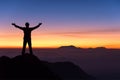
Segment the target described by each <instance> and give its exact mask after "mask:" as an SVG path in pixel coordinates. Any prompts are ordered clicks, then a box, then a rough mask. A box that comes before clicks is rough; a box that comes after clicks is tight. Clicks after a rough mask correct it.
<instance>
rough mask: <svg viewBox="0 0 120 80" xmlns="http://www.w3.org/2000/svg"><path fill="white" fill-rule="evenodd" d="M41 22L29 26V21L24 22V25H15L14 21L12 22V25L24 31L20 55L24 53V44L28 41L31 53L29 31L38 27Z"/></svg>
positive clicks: (31, 52)
mask: <svg viewBox="0 0 120 80" xmlns="http://www.w3.org/2000/svg"><path fill="white" fill-rule="evenodd" d="M41 24H42V23H39V24H38V25H37V26H35V27H32V28H29V23H28V22H26V23H25V26H26V27H20V26H18V25H16V24H15V23H12V25H14V26H15V27H16V28H19V29H21V30H23V32H24V41H23V49H22V55H24V54H25V49H26V44H27V43H28V46H29V51H30V54H33V51H32V43H31V32H32V30H34V29H36V28H38V27H39V26H40V25H41Z"/></svg>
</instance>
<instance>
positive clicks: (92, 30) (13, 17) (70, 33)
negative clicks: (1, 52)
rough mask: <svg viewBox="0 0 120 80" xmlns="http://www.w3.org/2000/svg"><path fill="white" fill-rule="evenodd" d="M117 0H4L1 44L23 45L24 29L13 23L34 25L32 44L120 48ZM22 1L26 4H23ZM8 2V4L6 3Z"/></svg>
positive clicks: (0, 21)
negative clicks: (16, 26)
mask: <svg viewBox="0 0 120 80" xmlns="http://www.w3.org/2000/svg"><path fill="white" fill-rule="evenodd" d="M117 3H118V2H117V0H110V1H107V0H76V1H74V0H70V1H69V2H68V0H65V1H64V0H63V1H61V0H52V1H49V0H30V1H29V0H13V1H9V0H2V1H0V10H1V14H0V47H1V48H7V47H9V48H17V47H22V45H23V32H22V31H20V30H19V29H17V28H15V27H14V26H12V25H11V23H13V22H15V23H16V24H17V25H19V26H22V27H24V26H25V22H30V26H31V27H34V26H36V25H37V24H38V23H39V22H42V23H43V24H42V25H41V26H40V27H39V28H38V29H36V30H35V31H33V32H32V46H33V47H34V48H35V47H37V48H58V47H60V46H69V45H74V46H76V47H82V48H95V47H106V48H120V22H119V21H120V11H119V8H120V5H119V4H117ZM21 4H22V6H21ZM6 5H7V6H6Z"/></svg>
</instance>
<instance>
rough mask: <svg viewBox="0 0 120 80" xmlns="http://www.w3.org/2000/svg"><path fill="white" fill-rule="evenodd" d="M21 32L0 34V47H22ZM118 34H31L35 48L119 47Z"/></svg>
mask: <svg viewBox="0 0 120 80" xmlns="http://www.w3.org/2000/svg"><path fill="white" fill-rule="evenodd" d="M22 35H23V34H20V33H17V34H10V35H6V36H2V35H1V36H0V37H1V39H0V47H9V48H15V47H17V48H18V47H22V45H23V36H22ZM119 44H120V35H119V34H113V33H111V34H38V33H33V35H32V46H33V47H37V48H57V47H60V46H68V45H74V46H76V47H82V48H95V47H107V48H120V45H119Z"/></svg>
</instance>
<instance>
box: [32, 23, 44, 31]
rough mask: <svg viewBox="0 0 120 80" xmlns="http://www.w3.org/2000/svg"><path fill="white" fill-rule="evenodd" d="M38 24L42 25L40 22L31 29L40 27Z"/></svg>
mask: <svg viewBox="0 0 120 80" xmlns="http://www.w3.org/2000/svg"><path fill="white" fill-rule="evenodd" d="M40 25H42V23H39V24H38V25H37V26H35V27H32V28H31V29H32V30H34V29H36V28H38V27H40Z"/></svg>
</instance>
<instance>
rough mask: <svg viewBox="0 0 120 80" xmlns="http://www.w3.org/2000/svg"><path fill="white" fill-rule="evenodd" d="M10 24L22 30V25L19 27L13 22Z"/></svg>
mask: <svg viewBox="0 0 120 80" xmlns="http://www.w3.org/2000/svg"><path fill="white" fill-rule="evenodd" d="M12 25H13V26H15V27H16V28H19V29H22V30H23V27H20V26H18V25H16V24H15V23H12Z"/></svg>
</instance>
